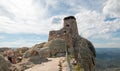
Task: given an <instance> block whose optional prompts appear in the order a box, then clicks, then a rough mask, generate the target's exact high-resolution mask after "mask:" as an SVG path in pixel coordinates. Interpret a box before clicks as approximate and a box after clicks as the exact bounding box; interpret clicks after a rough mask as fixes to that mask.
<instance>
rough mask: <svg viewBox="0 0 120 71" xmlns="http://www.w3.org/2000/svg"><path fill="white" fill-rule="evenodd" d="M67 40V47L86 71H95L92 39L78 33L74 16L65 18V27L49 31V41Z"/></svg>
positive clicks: (94, 53)
mask: <svg viewBox="0 0 120 71" xmlns="http://www.w3.org/2000/svg"><path fill="white" fill-rule="evenodd" d="M58 38H59V39H63V40H65V43H66V47H67V48H68V50H69V49H72V51H71V52H70V53H71V54H73V56H74V57H75V60H76V61H77V64H80V65H81V66H82V67H83V69H84V71H95V57H96V52H95V48H94V46H93V45H92V43H91V42H90V41H88V40H87V39H85V38H83V37H81V36H80V35H79V34H78V28H77V22H76V18H75V17H74V16H69V17H65V18H64V25H63V28H62V29H60V30H56V31H55V30H54V31H50V32H49V39H48V42H49V41H51V40H54V39H58Z"/></svg>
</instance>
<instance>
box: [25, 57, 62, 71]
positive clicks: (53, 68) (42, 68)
mask: <svg viewBox="0 0 120 71" xmlns="http://www.w3.org/2000/svg"><path fill="white" fill-rule="evenodd" d="M63 58H64V57H59V58H48V60H49V61H48V62H45V63H42V64H38V65H35V66H34V67H32V68H29V69H27V70H25V71H59V66H58V64H59V61H60V60H61V59H63Z"/></svg>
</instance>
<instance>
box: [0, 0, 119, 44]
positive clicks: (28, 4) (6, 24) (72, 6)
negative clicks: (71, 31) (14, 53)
mask: <svg viewBox="0 0 120 71" xmlns="http://www.w3.org/2000/svg"><path fill="white" fill-rule="evenodd" d="M105 1H106V0H99V1H98V0H94V1H90V0H87V1H84V0H80V1H78V0H74V1H73V0H69V1H65V0H60V1H59V0H44V1H42V0H0V33H10V34H16V33H25V34H31V33H32V34H48V33H49V31H50V30H58V29H60V28H61V27H62V25H63V24H57V23H55V21H54V20H55V19H56V18H58V19H61V21H59V22H58V23H62V19H63V17H65V16H68V15H71V14H69V13H68V12H71V13H74V15H75V17H76V18H77V23H78V29H79V33H80V35H82V36H83V37H86V38H103V39H109V38H113V37H112V34H113V32H116V31H117V30H120V18H118V17H120V13H119V11H120V8H119V6H120V2H119V0H107V1H106V2H105ZM104 2H105V3H104ZM60 3H63V4H64V3H65V6H69V7H65V8H63V9H65V10H63V9H62V8H61V6H62V5H63V4H62V5H61V4H60ZM59 5H60V6H59ZM63 6H64V5H63ZM59 8H61V9H60V10H59ZM52 9H53V12H52V11H51V10H52ZM54 10H55V12H54ZM62 11H63V12H64V11H65V14H64V13H63V14H62V13H61V12H62ZM66 11H67V12H66ZM102 11H103V12H102ZM51 12H52V13H53V14H54V13H57V12H59V13H60V14H59V13H58V15H53V16H51V15H52V13H51ZM67 13H68V14H67ZM72 15H73V14H72ZM108 15H109V16H112V17H117V19H115V20H114V21H105V18H106V16H108ZM53 21H54V24H53ZM115 40H116V39H115ZM5 43H6V42H5ZM5 43H1V44H5ZM19 43H21V45H23V44H22V43H25V42H24V41H19ZM26 44H27V43H26ZM8 45H10V44H9V42H8ZM11 45H16V46H18V45H20V44H18V43H17V42H11ZM11 45H10V46H11ZM106 45H107V44H106Z"/></svg>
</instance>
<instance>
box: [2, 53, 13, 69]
mask: <svg viewBox="0 0 120 71" xmlns="http://www.w3.org/2000/svg"><path fill="white" fill-rule="evenodd" d="M10 67H11V64H10V62H8V61H6V60H5V59H4V57H3V56H2V55H1V54H0V71H10Z"/></svg>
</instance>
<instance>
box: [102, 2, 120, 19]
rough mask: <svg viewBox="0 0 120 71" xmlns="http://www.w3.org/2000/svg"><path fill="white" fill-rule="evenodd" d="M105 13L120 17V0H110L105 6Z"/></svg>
mask: <svg viewBox="0 0 120 71" xmlns="http://www.w3.org/2000/svg"><path fill="white" fill-rule="evenodd" d="M103 13H104V14H106V15H110V16H112V17H120V0H108V1H107V2H106V4H105V6H104V8H103Z"/></svg>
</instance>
